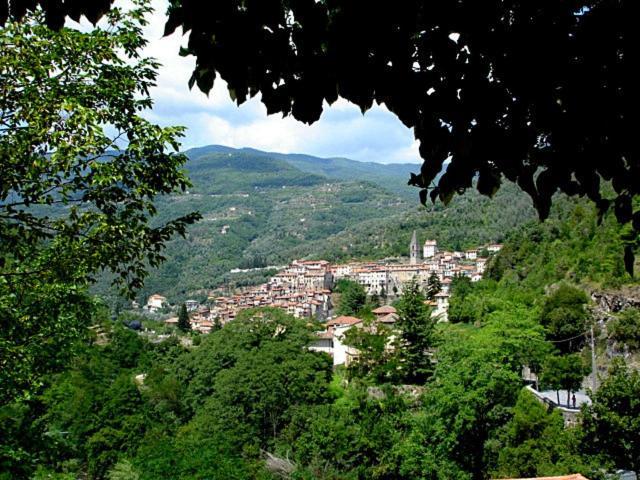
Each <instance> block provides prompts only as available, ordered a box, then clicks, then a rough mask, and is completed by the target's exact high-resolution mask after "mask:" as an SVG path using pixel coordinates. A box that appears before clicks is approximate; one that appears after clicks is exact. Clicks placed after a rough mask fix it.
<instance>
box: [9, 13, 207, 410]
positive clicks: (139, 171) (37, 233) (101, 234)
mask: <svg viewBox="0 0 640 480" xmlns="http://www.w3.org/2000/svg"><path fill="white" fill-rule="evenodd" d="M138 3H139V2H138ZM16 8H18V7H17V6H16V4H12V11H15V9H16ZM149 12H150V9H149V8H148V7H147V6H144V5H140V4H135V5H134V8H133V9H132V10H131V11H130V12H129V13H126V14H125V13H123V12H122V11H121V10H119V9H113V10H111V11H110V12H109V13H108V15H107V22H106V26H105V28H96V29H94V30H92V31H89V32H80V31H76V30H73V29H67V28H63V29H60V30H59V31H52V30H50V29H49V28H47V27H46V26H44V25H43V23H44V21H45V19H44V18H43V16H42V15H41V14H35V15H31V16H29V17H27V18H26V19H25V21H23V22H10V23H8V24H7V25H6V27H4V28H3V29H2V30H1V31H0V52H1V53H0V76H1V77H2V79H3V80H2V85H1V86H0V92H1V94H0V158H1V159H2V160H1V161H0V177H2V179H3V181H2V182H1V183H0V298H1V300H0V309H1V311H2V317H3V318H4V321H5V326H4V327H3V328H2V331H1V332H0V351H1V352H2V353H1V354H0V363H2V365H3V368H2V369H1V370H0V382H2V385H3V389H2V394H1V395H0V401H5V400H7V399H10V398H13V397H15V395H17V394H18V392H26V391H28V389H29V388H31V386H33V385H35V384H37V383H38V382H39V379H40V376H41V374H42V373H44V372H46V371H50V370H52V369H56V368H59V366H60V365H62V364H64V360H65V359H66V358H68V356H67V354H68V353H69V351H70V350H69V349H70V345H71V344H72V343H73V341H74V340H75V339H77V338H79V337H81V335H82V334H83V332H85V327H86V326H87V324H88V323H89V322H90V321H91V318H90V317H91V312H92V311H94V308H93V305H92V301H91V300H89V299H88V298H86V297H85V289H86V286H87V285H88V284H89V283H90V282H91V281H93V280H94V278H95V275H96V274H97V273H99V272H101V271H103V270H107V271H111V272H112V273H113V274H114V275H113V278H114V283H116V284H117V285H119V286H120V287H121V288H122V289H123V290H124V291H126V293H129V294H131V293H132V291H133V290H135V289H136V288H139V287H140V286H141V285H142V281H143V279H144V277H145V275H146V274H147V269H148V268H149V266H151V267H154V266H157V265H158V264H159V263H160V262H161V261H162V260H163V256H162V250H163V248H164V245H165V242H166V241H167V240H168V239H169V238H170V237H171V236H172V235H173V234H175V233H178V234H184V233H185V228H186V226H187V225H188V224H190V223H193V222H194V221H195V220H196V219H197V218H198V216H197V215H196V214H189V215H185V216H183V217H181V218H178V219H175V220H172V221H169V222H167V223H165V224H161V223H160V224H155V223H154V224H153V225H152V223H151V219H152V217H153V216H154V214H155V213H156V208H155V206H154V203H153V202H154V200H155V198H156V197H157V196H158V195H162V194H168V193H171V192H175V191H181V190H184V189H185V188H186V187H187V186H188V185H189V182H188V179H187V178H186V176H185V173H184V172H183V170H182V165H183V164H184V162H185V157H184V156H183V155H178V154H176V153H172V152H174V151H177V149H178V147H179V145H178V138H179V137H180V136H181V135H182V129H181V128H177V127H167V128H161V127H159V126H157V125H153V124H152V123H150V122H148V121H147V120H145V119H144V118H143V117H142V115H141V112H143V111H144V110H145V109H148V108H149V107H150V106H151V105H152V101H151V99H150V97H149V89H150V88H151V87H152V86H153V85H154V83H155V78H156V69H157V67H158V64H157V63H156V62H155V61H154V60H152V59H148V58H143V57H141V54H140V51H141V49H142V48H143V47H144V46H145V44H146V41H145V40H144V39H143V38H142V36H141V26H142V25H144V24H145V15H146V14H148V13H149ZM0 16H2V15H1V14H0ZM83 297H85V298H83Z"/></svg>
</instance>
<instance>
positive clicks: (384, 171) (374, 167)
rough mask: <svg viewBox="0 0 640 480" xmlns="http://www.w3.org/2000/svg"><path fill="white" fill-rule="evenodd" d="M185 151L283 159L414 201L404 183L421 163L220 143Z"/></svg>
mask: <svg viewBox="0 0 640 480" xmlns="http://www.w3.org/2000/svg"><path fill="white" fill-rule="evenodd" d="M186 154H187V156H188V157H189V158H190V159H191V160H192V161H195V160H198V159H200V158H202V157H207V156H209V155H211V154H232V155H240V154H246V155H249V156H250V157H251V158H254V159H257V158H260V157H267V158H271V159H278V160H282V161H284V162H286V163H288V164H289V165H291V166H293V167H295V168H297V169H298V170H300V171H302V172H306V173H312V174H315V175H322V176H323V177H327V178H331V179H335V180H343V181H345V180H346V181H366V182H371V183H374V184H376V185H379V186H381V187H383V188H385V189H387V190H389V191H391V192H393V193H396V194H399V195H402V196H403V197H405V198H407V199H411V200H415V199H416V198H417V193H418V190H417V189H416V188H415V187H410V186H408V185H407V181H408V180H409V177H410V173H412V172H417V171H418V170H419V169H420V165H418V164H414V163H390V164H382V163H375V162H359V161H356V160H350V159H348V158H320V157H314V156H311V155H305V154H300V153H277V152H264V151H261V150H256V149H254V148H240V149H235V148H231V147H225V146H222V145H209V146H206V147H199V148H193V149H191V150H188V151H187V152H186Z"/></svg>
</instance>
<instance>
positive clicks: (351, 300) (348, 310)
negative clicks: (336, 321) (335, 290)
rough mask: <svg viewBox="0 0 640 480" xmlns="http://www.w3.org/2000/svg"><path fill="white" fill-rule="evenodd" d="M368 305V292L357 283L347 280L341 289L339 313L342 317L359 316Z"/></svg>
mask: <svg viewBox="0 0 640 480" xmlns="http://www.w3.org/2000/svg"><path fill="white" fill-rule="evenodd" d="M366 303H367V292H365V290H364V287H363V286H362V285H360V284H359V283H357V282H354V281H351V280H346V281H344V283H343V284H342V286H341V289H340V301H339V303H338V313H339V314H340V315H357V314H358V312H359V311H360V310H361V309H362V308H363V307H364V306H365V304H366Z"/></svg>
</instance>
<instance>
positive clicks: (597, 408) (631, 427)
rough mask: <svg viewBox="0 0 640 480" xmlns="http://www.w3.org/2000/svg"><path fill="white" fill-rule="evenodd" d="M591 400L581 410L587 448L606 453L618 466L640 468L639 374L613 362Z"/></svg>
mask: <svg viewBox="0 0 640 480" xmlns="http://www.w3.org/2000/svg"><path fill="white" fill-rule="evenodd" d="M592 401H593V403H592V405H590V406H585V407H583V412H582V416H583V427H582V428H583V430H584V440H583V442H584V443H583V445H584V448H585V451H586V452H587V453H589V454H591V455H593V456H594V457H598V456H599V455H602V454H604V457H605V458H608V459H610V460H611V461H612V462H613V464H614V465H615V466H616V467H617V468H622V469H628V470H635V471H638V470H640V373H639V372H638V371H637V370H634V369H632V368H631V367H629V366H627V365H625V364H624V363H623V362H621V361H616V362H614V363H613V365H612V367H611V370H610V372H609V376H608V377H607V378H606V379H605V380H604V381H603V382H602V385H600V388H599V389H598V391H597V392H595V393H592Z"/></svg>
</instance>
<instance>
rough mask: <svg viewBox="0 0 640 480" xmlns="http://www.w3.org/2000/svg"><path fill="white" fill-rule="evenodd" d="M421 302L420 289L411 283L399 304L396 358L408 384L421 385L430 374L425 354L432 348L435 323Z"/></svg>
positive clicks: (427, 358)
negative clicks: (398, 332) (397, 357)
mask: <svg viewBox="0 0 640 480" xmlns="http://www.w3.org/2000/svg"><path fill="white" fill-rule="evenodd" d="M424 302H425V298H424V296H423V295H422V293H420V287H419V286H418V284H417V283H416V282H415V281H412V282H411V283H409V284H408V285H406V286H405V287H404V289H403V292H402V297H400V302H399V303H398V322H397V323H396V326H397V327H398V328H399V330H400V337H399V340H400V345H399V347H398V348H399V351H398V355H399V357H400V361H401V364H402V370H403V374H404V378H405V381H406V382H408V383H424V381H425V380H426V379H427V378H428V377H429V376H430V375H431V371H432V365H431V359H430V358H429V355H428V350H429V348H431V347H432V345H433V336H434V328H435V321H434V319H433V318H431V310H430V309H429V307H427V305H425V303H424Z"/></svg>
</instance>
